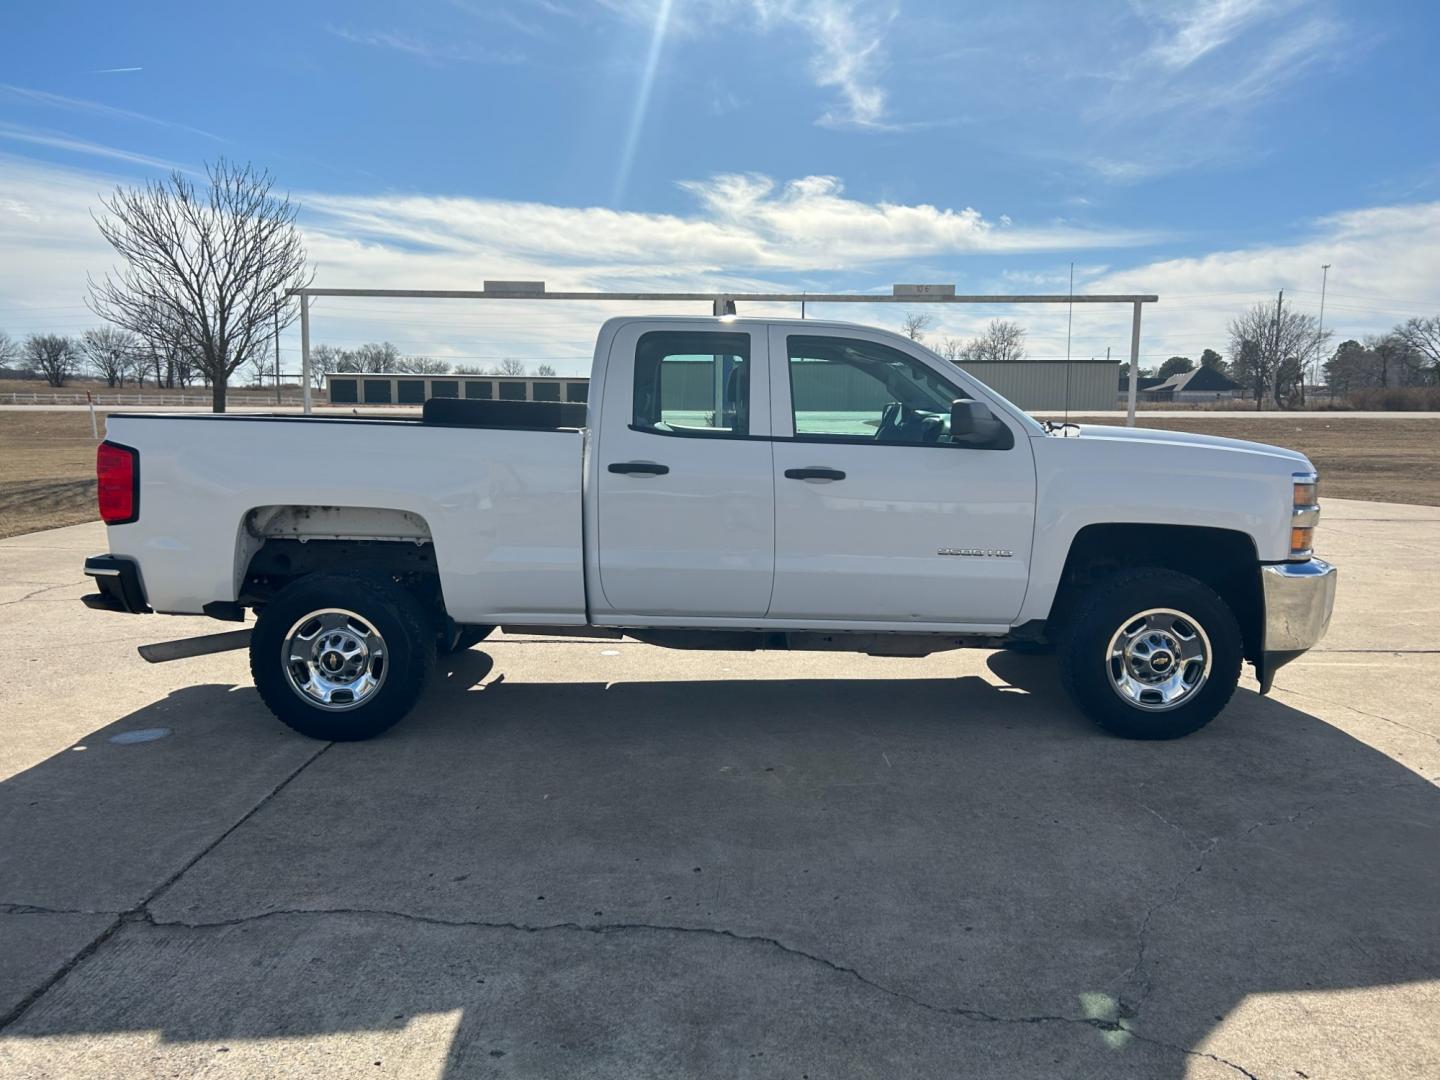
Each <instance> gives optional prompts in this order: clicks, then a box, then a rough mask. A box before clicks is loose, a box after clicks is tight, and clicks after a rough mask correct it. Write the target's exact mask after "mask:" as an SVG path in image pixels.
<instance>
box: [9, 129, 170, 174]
mask: <svg viewBox="0 0 1440 1080" xmlns="http://www.w3.org/2000/svg"><path fill="white" fill-rule="evenodd" d="M0 139H9V140H11V141H12V142H23V143H29V144H31V145H32V146H48V147H50V148H51V149H53V150H65V151H68V152H70V153H73V154H84V155H86V156H88V157H103V158H110V159H111V160H114V161H124V162H128V163H129V164H131V165H144V166H147V167H148V168H152V169H164V170H165V171H167V172H169V171H171V170H173V169H179V170H180V171H182V172H188V171H189V170H188V169H187V168H186V167H185V166H183V165H180V164H178V163H177V162H174V161H166V160H165V159H164V158H157V157H151V156H150V155H148V154H137V153H135V152H134V151H132V150H123V149H121V148H119V147H116V146H107V145H106V144H104V143H97V142H91V141H89V140H88V139H77V138H75V137H74V136H72V135H66V134H64V133H63V132H59V131H46V130H45V129H43V128H28V127H22V126H20V125H18V124H4V123H0Z"/></svg>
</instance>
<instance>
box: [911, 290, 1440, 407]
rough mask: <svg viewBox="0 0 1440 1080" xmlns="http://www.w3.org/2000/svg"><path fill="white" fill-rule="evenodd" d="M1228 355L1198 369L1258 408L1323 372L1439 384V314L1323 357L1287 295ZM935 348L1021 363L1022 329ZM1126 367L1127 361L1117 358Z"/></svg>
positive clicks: (1154, 370) (1163, 373) (1285, 402)
mask: <svg viewBox="0 0 1440 1080" xmlns="http://www.w3.org/2000/svg"><path fill="white" fill-rule="evenodd" d="M901 325H902V329H903V331H904V333H905V334H906V336H907V337H909V338H910V339H911V340H913V341H924V339H925V333H926V331H928V330H930V329H931V328H932V327H933V326H934V325H935V320H934V317H933V316H932V315H931V314H930V313H928V312H911V313H909V314H907V315H906V316H905V317H904V319H903V321H902V324H901ZM1228 333H1229V339H1230V340H1229V346H1230V359H1229V360H1226V359H1225V357H1223V356H1222V355H1221V354H1220V353H1218V352H1217V351H1215V350H1214V349H1205V350H1204V351H1203V352H1202V353H1201V354H1200V364H1199V366H1201V367H1208V368H1213V369H1214V370H1216V371H1218V372H1219V373H1220V374H1222V375H1225V376H1226V377H1227V378H1230V379H1233V380H1234V381H1235V382H1237V383H1239V384H1240V386H1241V388H1242V390H1243V393H1244V395H1245V397H1247V398H1249V399H1250V400H1252V401H1254V402H1255V406H1256V408H1261V407H1263V406H1264V405H1265V404H1266V403H1272V404H1273V405H1275V406H1277V407H1279V408H1296V407H1298V406H1301V405H1303V404H1304V403H1305V394H1306V387H1307V385H1310V384H1314V383H1315V382H1316V381H1317V376H1321V377H1323V380H1324V384H1325V386H1326V389H1327V390H1328V391H1329V392H1330V393H1331V394H1332V395H1336V396H1344V395H1346V394H1349V393H1352V392H1355V391H1360V390H1374V389H1391V388H1406V387H1420V386H1440V315H1434V316H1431V317H1429V318H1412V319H1408V320H1406V321H1405V322H1402V323H1399V324H1397V325H1396V326H1395V327H1393V328H1392V329H1391V330H1390V331H1389V332H1388V333H1385V334H1380V335H1375V336H1371V337H1367V338H1366V339H1365V340H1364V341H1363V342H1361V341H1355V340H1348V341H1344V342H1342V343H1341V344H1340V345H1339V346H1338V347H1337V348H1336V349H1335V350H1334V352H1333V353H1332V354H1330V356H1329V357H1328V359H1325V358H1324V357H1325V350H1326V347H1327V343H1328V342H1329V341H1330V340H1331V338H1332V337H1333V336H1334V335H1333V334H1332V332H1331V331H1329V330H1323V331H1322V330H1321V328H1320V324H1319V320H1318V319H1317V318H1316V316H1314V315H1310V314H1308V313H1305V312H1301V311H1297V310H1295V309H1294V308H1293V307H1286V306H1285V304H1284V302H1283V298H1277V301H1276V302H1275V303H1270V302H1269V301H1265V302H1262V303H1257V304H1254V305H1252V306H1251V307H1249V308H1248V309H1246V311H1244V312H1243V313H1242V314H1240V315H1237V316H1235V317H1234V318H1232V319H1231V320H1230V323H1229V326H1228ZM935 351H936V352H938V353H939V354H940V355H941V356H943V357H945V358H946V359H947V360H950V361H951V362H953V363H955V364H959V365H961V366H964V365H966V364H972V363H987V362H988V363H993V362H1017V361H1021V360H1024V359H1025V358H1026V351H1025V328H1024V327H1023V326H1021V325H1020V324H1019V323H1017V322H1013V321H1011V320H1008V319H993V320H991V321H990V323H989V324H988V325H987V326H986V327H985V329H984V330H983V331H982V332H981V333H980V334H978V335H977V336H975V337H973V338H969V339H962V338H957V337H945V338H941V339H940V341H939V342H938V343H937V345H936V347H935ZM1117 363H1120V364H1123V363H1124V360H1123V359H1120V360H1117ZM1195 368H1196V363H1195V361H1194V360H1192V359H1190V357H1188V356H1172V357H1170V358H1169V359H1167V360H1165V361H1164V362H1163V363H1162V364H1160V365H1159V366H1158V367H1142V368H1140V375H1141V377H1142V378H1160V379H1169V378H1171V377H1173V376H1175V375H1181V374H1184V373H1185V372H1188V371H1193V370H1195Z"/></svg>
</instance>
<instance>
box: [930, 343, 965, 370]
mask: <svg viewBox="0 0 1440 1080" xmlns="http://www.w3.org/2000/svg"><path fill="white" fill-rule="evenodd" d="M935 351H936V352H938V353H939V354H940V355H941V356H943V357H945V359H946V360H949V361H950V362H951V363H952V364H956V363H959V362H960V354H961V353H963V352H964V351H965V342H963V341H961V340H960V339H959V338H958V337H947V338H942V339H941V341H940V347H939V348H938V349H936V350H935Z"/></svg>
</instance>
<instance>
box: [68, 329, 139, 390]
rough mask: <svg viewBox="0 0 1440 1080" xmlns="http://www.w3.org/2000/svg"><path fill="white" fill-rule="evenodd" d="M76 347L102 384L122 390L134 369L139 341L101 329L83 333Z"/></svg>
mask: <svg viewBox="0 0 1440 1080" xmlns="http://www.w3.org/2000/svg"><path fill="white" fill-rule="evenodd" d="M80 347H81V348H82V349H83V350H84V352H85V358H86V359H87V360H89V361H90V368H91V370H93V371H94V372H95V374H96V375H99V376H100V378H102V379H104V380H105V385H106V386H124V385H125V379H126V377H127V376H129V375H130V373H131V370H132V369H133V368H134V366H135V358H136V353H137V351H138V347H139V341H138V340H137V339H136V337H135V335H134V334H132V333H130V332H129V331H128V330H117V329H116V328H115V327H113V326H102V327H101V328H100V329H98V330H86V331H85V334H84V336H83V337H82V338H81V339H80Z"/></svg>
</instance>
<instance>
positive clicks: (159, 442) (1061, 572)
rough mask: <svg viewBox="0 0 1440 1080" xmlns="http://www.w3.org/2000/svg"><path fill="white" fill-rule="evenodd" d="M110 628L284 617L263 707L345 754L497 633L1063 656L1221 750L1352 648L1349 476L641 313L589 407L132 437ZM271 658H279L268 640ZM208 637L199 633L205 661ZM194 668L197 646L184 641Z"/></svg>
mask: <svg viewBox="0 0 1440 1080" xmlns="http://www.w3.org/2000/svg"><path fill="white" fill-rule="evenodd" d="M97 472H98V475H99V502H100V510H101V516H102V518H103V519H104V520H105V522H106V523H107V524H108V526H109V530H108V537H109V547H110V552H109V554H106V555H97V556H94V557H92V558H90V559H88V560H87V561H86V564H85V570H86V573H87V574H89V575H91V576H92V577H93V578H95V580H96V582H97V584H98V585H99V587H100V592H99V593H98V594H95V595H93V596H90V597H87V598H86V603H87V604H88V605H89V606H90V607H92V608H100V609H107V610H123V611H129V612H150V611H156V612H162V613H166V614H190V615H193V614H198V613H205V614H208V615H211V616H214V617H216V618H219V619H228V620H236V621H239V620H243V619H244V617H245V611H246V609H253V610H254V612H255V614H256V616H257V619H256V623H255V626H254V628H253V631H241V632H237V633H231V634H222V635H217V636H216V637H217V639H218V640H219V644H217V645H214V646H207V645H205V644H204V643H205V642H206V641H208V640H209V639H208V638H202V639H196V640H197V641H198V642H200V643H201V644H200V645H198V646H196V647H195V648H192V649H191V650H189V653H190V654H193V653H196V652H202V651H218V649H219V648H220V647H222V646H228V647H234V648H239V647H245V645H247V644H248V647H249V649H250V668H251V672H252V674H253V676H254V680H255V685H256V687H257V689H258V690H259V692H260V696H261V697H262V698H263V699H264V701H265V703H266V704H267V705H268V706H269V707H270V709H271V710H272V711H273V712H274V713H275V715H276V716H278V717H279V718H280V719H281V720H282V721H284V722H285V723H286V724H288V725H290V726H291V727H292V728H294V729H296V730H297V731H300V732H302V733H304V734H306V735H311V736H314V737H317V738H322V739H345V740H353V739H364V738H369V737H371V736H374V735H376V734H378V733H380V732H382V731H384V730H386V729H387V728H389V727H390V726H391V725H393V724H394V723H395V722H396V721H398V720H399V719H400V718H401V717H403V716H404V715H405V714H406V712H407V711H408V710H409V709H410V708H411V706H412V705H413V704H414V703H415V701H416V699H417V698H418V697H419V695H420V693H421V690H422V688H423V686H424V684H425V680H426V677H427V675H428V673H429V672H430V670H431V668H432V666H433V664H434V658H435V655H436V652H437V650H439V651H446V650H452V649H456V648H468V647H470V646H472V645H474V644H475V643H476V642H478V641H479V640H481V639H482V638H483V637H484V636H485V635H486V634H488V633H489V632H490V631H491V630H492V629H494V628H495V627H496V626H502V627H504V628H505V629H506V630H517V631H520V632H524V633H555V634H566V635H572V634H575V633H588V634H591V635H594V636H599V637H604V636H609V637H619V636H622V635H624V636H628V637H631V638H635V639H638V640H640V641H644V642H650V643H652V644H656V645H662V646H669V647H676V648H692V649H693V648H701V649H741V650H750V649H827V650H851V651H857V652H865V653H871V654H876V655H885V656H923V655H926V654H929V653H932V652H937V651H940V650H944V649H953V648H960V647H966V646H975V647H980V648H1001V647H1006V646H1016V647H1022V648H1024V647H1028V648H1033V649H1037V650H1040V649H1045V648H1049V647H1054V648H1055V649H1056V651H1057V652H1058V660H1059V663H1060V667H1061V672H1062V675H1063V680H1064V683H1065V685H1066V686H1067V688H1068V690H1069V692H1070V694H1071V695H1072V697H1073V698H1074V700H1075V702H1076V704H1078V705H1079V707H1080V708H1081V709H1082V710H1083V711H1084V712H1085V713H1086V714H1088V715H1089V716H1090V717H1092V718H1093V719H1094V720H1095V721H1096V722H1098V723H1099V724H1100V725H1101V726H1102V727H1103V728H1105V729H1107V730H1109V731H1111V732H1114V733H1116V734H1119V735H1124V736H1128V737H1132V738H1145V739H1166V738H1174V737H1177V736H1180V735H1185V734H1187V733H1189V732H1192V731H1195V730H1196V729H1198V728H1200V727H1202V726H1203V725H1204V724H1206V723H1207V722H1208V721H1210V720H1211V719H1212V718H1213V717H1214V716H1215V715H1216V714H1217V713H1218V712H1219V711H1220V710H1221V709H1222V708H1224V706H1225V704H1226V703H1227V702H1228V701H1229V699H1230V696H1231V694H1232V693H1233V692H1234V690H1235V687H1236V683H1237V680H1238V679H1239V676H1240V665H1241V662H1242V660H1248V661H1250V663H1252V664H1253V665H1254V667H1255V670H1256V674H1257V677H1258V679H1259V681H1260V686H1261V688H1262V690H1268V689H1269V687H1270V683H1271V680H1272V678H1273V677H1274V673H1275V670H1276V668H1278V667H1279V666H1280V665H1281V664H1283V663H1285V662H1287V661H1289V660H1291V659H1293V658H1294V657H1296V656H1297V655H1299V654H1300V653H1302V652H1303V651H1305V650H1306V649H1308V648H1310V647H1311V646H1313V645H1314V644H1315V643H1316V642H1317V641H1318V640H1319V639H1320V638H1321V636H1322V635H1323V634H1324V633H1325V630H1326V627H1327V626H1328V624H1329V619H1330V611H1331V606H1332V603H1333V600H1334V590H1335V574H1336V572H1335V569H1334V567H1332V566H1330V565H1329V564H1327V563H1325V562H1323V561H1321V560H1319V559H1317V558H1314V557H1312V555H1311V547H1312V541H1311V538H1312V535H1313V531H1314V528H1315V524H1316V521H1317V519H1318V517H1319V507H1318V505H1317V504H1316V489H1317V478H1316V475H1315V470H1314V468H1313V467H1312V466H1311V464H1310V462H1309V461H1308V460H1307V459H1306V458H1305V457H1304V456H1303V455H1301V454H1298V453H1295V452H1294V451H1291V450H1284V449H1280V448H1278V447H1274V446H1265V445H1261V444H1258V443H1248V442H1239V441H1235V440H1230V439H1220V438H1207V437H1204V436H1198V435H1185V434H1179V433H1173V432H1164V431H1152V430H1137V429H1127V428H1118V427H1094V426H1089V425H1085V426H1079V427H1077V426H1075V425H1066V426H1060V425H1042V424H1040V423H1037V422H1036V421H1035V420H1033V419H1032V418H1030V417H1029V416H1027V415H1026V414H1025V413H1023V412H1022V411H1021V410H1019V409H1018V408H1016V407H1015V406H1013V405H1011V404H1010V403H1009V402H1007V401H1005V400H1004V399H1003V398H1001V397H1000V396H998V395H997V394H995V393H994V392H992V391H991V390H989V389H988V388H986V387H985V386H983V385H981V384H980V383H978V382H976V381H975V380H974V379H972V378H971V377H970V376H969V375H967V374H966V373H965V372H964V371H963V370H961V369H959V368H957V367H955V366H954V365H953V364H951V363H949V362H947V361H945V360H944V359H942V358H941V357H940V356H938V355H936V354H935V353H933V352H931V351H930V350H928V349H926V348H924V347H923V346H922V345H919V344H917V343H916V342H913V341H910V340H908V339H906V338H903V337H899V336H897V335H895V334H891V333H888V332H885V331H882V330H877V329H871V328H868V327H863V326H855V325H849V324H842V323H829V322H818V321H814V320H802V321H792V320H777V319H741V318H735V317H733V316H726V317H719V318H618V319H612V320H610V321H609V322H607V323H606V324H605V325H604V327H603V328H602V329H601V331H600V335H599V340H598V342H597V344H596V348H595V360H594V369H593V374H592V376H591V382H590V395H589V402H588V406H586V405H563V404H560V403H555V404H549V403H527V402H500V401H496V402H482V401H466V400H451V399H436V400H432V401H430V402H427V403H426V406H425V410H424V413H423V417H422V418H421V419H419V420H416V419H406V418H393V417H373V418H366V417H344V418H340V417H335V418H331V417H301V416H284V415H276V416H258V415H229V416H212V415H195V414H171V415H136V414H119V415H114V416H111V417H110V419H109V422H108V439H107V441H106V442H105V443H104V444H102V445H101V447H100V450H99V453H98V467H97ZM247 635H248V638H247ZM181 644H183V643H181ZM180 653H181V654H185V653H186V650H183V649H182V650H180Z"/></svg>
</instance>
